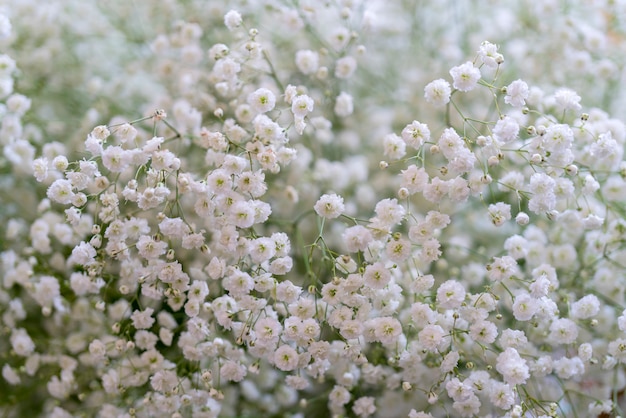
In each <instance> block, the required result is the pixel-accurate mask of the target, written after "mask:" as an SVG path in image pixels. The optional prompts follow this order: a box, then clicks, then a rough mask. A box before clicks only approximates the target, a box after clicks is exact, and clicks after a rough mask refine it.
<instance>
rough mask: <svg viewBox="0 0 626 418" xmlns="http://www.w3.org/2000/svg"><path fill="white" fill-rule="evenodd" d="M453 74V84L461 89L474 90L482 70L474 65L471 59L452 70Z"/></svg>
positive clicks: (451, 73)
mask: <svg viewBox="0 0 626 418" xmlns="http://www.w3.org/2000/svg"><path fill="white" fill-rule="evenodd" d="M450 75H451V76H452V86H453V87H454V88H455V89H457V90H461V91H470V90H474V88H475V87H476V85H477V84H478V80H480V70H479V69H478V68H476V67H474V64H472V63H471V62H470V61H467V62H466V63H465V64H461V65H459V66H457V67H452V69H451V70H450Z"/></svg>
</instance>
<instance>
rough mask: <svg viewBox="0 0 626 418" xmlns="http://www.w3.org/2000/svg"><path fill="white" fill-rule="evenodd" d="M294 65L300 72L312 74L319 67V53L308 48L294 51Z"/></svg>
mask: <svg viewBox="0 0 626 418" xmlns="http://www.w3.org/2000/svg"><path fill="white" fill-rule="evenodd" d="M296 66H297V67H298V70H300V72H301V73H302V74H307V75H308V74H314V73H315V72H316V71H317V69H318V68H319V54H318V53H317V52H315V51H311V50H308V49H303V50H300V51H298V52H296Z"/></svg>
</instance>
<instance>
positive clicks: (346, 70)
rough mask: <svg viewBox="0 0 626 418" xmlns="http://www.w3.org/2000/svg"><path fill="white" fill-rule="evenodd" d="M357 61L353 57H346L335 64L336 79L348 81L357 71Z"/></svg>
mask: <svg viewBox="0 0 626 418" xmlns="http://www.w3.org/2000/svg"><path fill="white" fill-rule="evenodd" d="M356 67H357V64H356V60H355V59H354V58H353V57H351V56H349V55H348V56H345V57H343V58H339V59H338V60H337V62H336V63H335V77H337V78H340V79H347V78H350V77H352V75H353V74H354V72H355V71H356Z"/></svg>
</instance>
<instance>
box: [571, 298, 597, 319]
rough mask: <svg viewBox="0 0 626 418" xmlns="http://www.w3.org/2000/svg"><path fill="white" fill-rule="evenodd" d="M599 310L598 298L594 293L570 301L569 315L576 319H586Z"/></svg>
mask: <svg viewBox="0 0 626 418" xmlns="http://www.w3.org/2000/svg"><path fill="white" fill-rule="evenodd" d="M598 312H600V300H599V299H598V297H597V296H595V295H587V296H584V297H582V298H581V299H579V300H577V301H576V302H574V303H572V306H571V308H570V316H571V317H572V318H577V319H588V318H591V317H593V316H596V315H597V314H598Z"/></svg>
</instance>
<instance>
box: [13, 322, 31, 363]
mask: <svg viewBox="0 0 626 418" xmlns="http://www.w3.org/2000/svg"><path fill="white" fill-rule="evenodd" d="M10 340H11V347H12V348H13V351H15V354H17V355H18V356H22V357H28V356H29V355H31V354H32V353H33V352H34V351H35V343H34V342H33V340H32V339H31V338H30V336H29V335H28V333H27V332H26V330H25V329H23V328H17V329H14V330H13V331H11V338H10Z"/></svg>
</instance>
